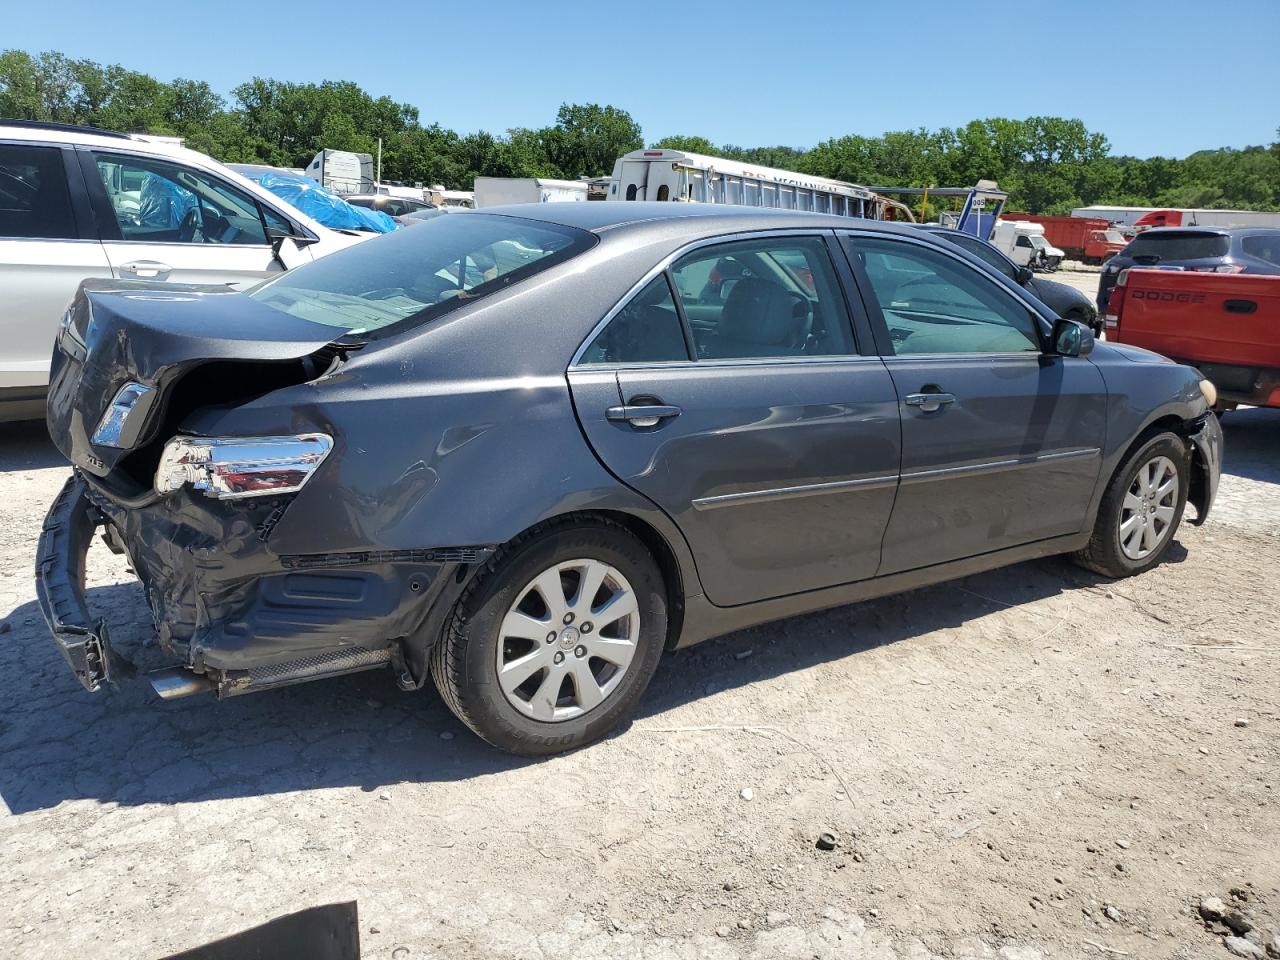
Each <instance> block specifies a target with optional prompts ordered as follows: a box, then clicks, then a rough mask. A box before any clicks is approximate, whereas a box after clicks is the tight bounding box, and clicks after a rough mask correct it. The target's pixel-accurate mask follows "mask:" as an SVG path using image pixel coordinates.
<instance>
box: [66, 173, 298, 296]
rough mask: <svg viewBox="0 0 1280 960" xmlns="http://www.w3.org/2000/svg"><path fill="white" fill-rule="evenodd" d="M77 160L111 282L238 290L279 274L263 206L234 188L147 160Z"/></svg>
mask: <svg viewBox="0 0 1280 960" xmlns="http://www.w3.org/2000/svg"><path fill="white" fill-rule="evenodd" d="M81 158H82V159H81V165H82V168H83V169H84V171H85V178H86V180H87V181H88V182H89V183H90V189H91V190H92V191H93V194H94V198H95V201H96V203H97V206H98V210H99V222H100V223H102V224H105V226H104V228H103V229H104V234H103V246H104V248H105V249H106V254H107V259H108V261H109V262H110V264H111V269H112V272H113V274H114V275H115V276H116V277H118V278H120V279H125V280H170V281H173V282H174V283H212V284H226V285H228V286H231V287H234V288H236V289H240V288H243V287H247V286H251V285H253V284H255V283H257V282H258V281H260V280H262V279H263V278H264V277H266V276H268V275H270V274H272V273H276V272H278V271H280V270H281V269H282V267H281V266H280V263H279V262H278V261H277V260H276V258H275V257H274V255H273V254H272V250H271V244H270V241H269V240H268V232H267V227H266V221H265V218H264V214H263V210H262V208H261V207H260V205H259V204H258V202H257V200H256V199H254V198H253V197H251V196H250V195H249V194H247V193H245V192H244V191H242V190H241V189H240V188H239V187H236V186H234V185H232V184H230V183H228V182H226V181H224V180H222V179H221V178H219V177H217V176H215V175H213V174H211V173H207V172H205V171H203V170H198V169H196V168H194V167H190V166H187V165H185V164H181V163H175V162H172V161H169V160H163V159H159V158H156V157H152V156H142V155H139V154H130V153H126V152H123V151H108V150H98V149H94V150H83V151H81Z"/></svg>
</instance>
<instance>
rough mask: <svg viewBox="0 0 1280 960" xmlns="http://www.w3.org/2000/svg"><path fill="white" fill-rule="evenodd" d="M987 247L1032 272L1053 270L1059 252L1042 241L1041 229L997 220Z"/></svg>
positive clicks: (1024, 221)
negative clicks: (1003, 254)
mask: <svg viewBox="0 0 1280 960" xmlns="http://www.w3.org/2000/svg"><path fill="white" fill-rule="evenodd" d="M991 244H992V246H994V247H996V249H998V250H1001V251H1003V252H1004V253H1005V255H1006V256H1008V257H1009V259H1011V260H1012V261H1013V262H1014V263H1016V264H1019V265H1020V266H1024V267H1030V268H1031V269H1032V270H1057V269H1058V265H1059V264H1060V263H1062V258H1063V257H1064V256H1065V254H1064V253H1063V251H1061V250H1059V249H1058V248H1057V247H1055V246H1053V245H1052V244H1051V243H1049V241H1047V240H1046V239H1045V238H1044V227H1043V226H1041V225H1040V224H1038V223H1031V222H1030V221H1027V220H997V221H996V225H995V229H994V230H992V231H991Z"/></svg>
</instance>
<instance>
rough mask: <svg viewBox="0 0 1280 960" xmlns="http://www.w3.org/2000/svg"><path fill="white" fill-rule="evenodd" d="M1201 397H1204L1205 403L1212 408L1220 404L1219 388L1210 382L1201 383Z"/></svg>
mask: <svg viewBox="0 0 1280 960" xmlns="http://www.w3.org/2000/svg"><path fill="white" fill-rule="evenodd" d="M1200 395H1201V396H1203V397H1204V402H1205V403H1207V404H1208V405H1209V406H1211V407H1212V406H1213V405H1214V404H1216V403H1217V402H1218V388H1217V387H1215V386H1214V385H1213V384H1212V383H1210V382H1209V381H1208V380H1201V381H1200Z"/></svg>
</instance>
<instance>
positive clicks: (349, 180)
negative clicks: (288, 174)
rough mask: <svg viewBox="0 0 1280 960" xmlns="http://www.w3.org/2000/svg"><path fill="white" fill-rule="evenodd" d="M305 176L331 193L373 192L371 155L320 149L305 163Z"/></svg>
mask: <svg viewBox="0 0 1280 960" xmlns="http://www.w3.org/2000/svg"><path fill="white" fill-rule="evenodd" d="M306 172H307V176H308V177H310V178H311V179H312V180H314V181H316V183H318V184H320V186H322V187H324V188H325V189H326V190H328V191H330V192H331V193H336V194H338V195H340V196H341V195H343V194H349V193H372V192H373V186H374V184H373V155H372V154H369V153H349V152H347V151H346V150H321V151H320V152H319V153H317V154H316V155H315V156H314V157H313V158H312V160H311V162H310V163H309V164H307V171H306Z"/></svg>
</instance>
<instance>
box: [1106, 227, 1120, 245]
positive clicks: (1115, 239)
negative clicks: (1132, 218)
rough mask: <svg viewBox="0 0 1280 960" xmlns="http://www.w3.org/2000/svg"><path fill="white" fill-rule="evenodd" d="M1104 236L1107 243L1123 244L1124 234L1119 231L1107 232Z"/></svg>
mask: <svg viewBox="0 0 1280 960" xmlns="http://www.w3.org/2000/svg"><path fill="white" fill-rule="evenodd" d="M1105 236H1106V238H1107V241H1108V242H1109V243H1124V234H1123V233H1121V232H1120V231H1119V230H1108V231H1107V232H1106V234H1105Z"/></svg>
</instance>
